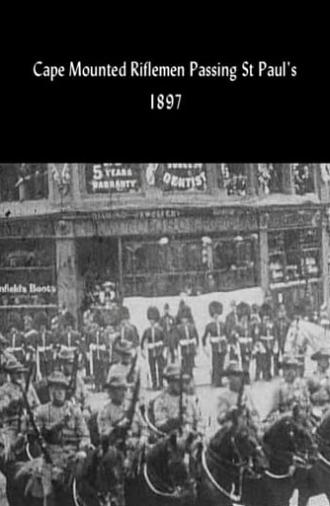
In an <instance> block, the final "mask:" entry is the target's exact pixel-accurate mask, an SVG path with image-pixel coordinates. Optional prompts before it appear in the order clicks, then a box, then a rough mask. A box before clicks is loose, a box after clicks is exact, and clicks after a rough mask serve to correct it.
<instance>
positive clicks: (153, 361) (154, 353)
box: [141, 306, 166, 390]
mask: <svg viewBox="0 0 330 506" xmlns="http://www.w3.org/2000/svg"><path fill="white" fill-rule="evenodd" d="M147 318H148V320H149V323H150V327H148V328H147V329H146V330H145V331H144V333H143V336H142V339H141V350H142V355H143V357H144V358H145V348H146V349H147V352H148V363H149V370H150V375H151V383H152V388H153V390H159V389H160V388H162V386H163V370H164V366H165V359H164V348H165V340H166V337H165V334H164V331H163V329H162V328H161V327H160V326H159V325H158V322H159V320H160V314H159V310H158V308H157V307H154V306H151V307H149V308H148V310H147Z"/></svg>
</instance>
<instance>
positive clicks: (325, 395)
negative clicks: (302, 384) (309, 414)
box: [307, 348, 330, 419]
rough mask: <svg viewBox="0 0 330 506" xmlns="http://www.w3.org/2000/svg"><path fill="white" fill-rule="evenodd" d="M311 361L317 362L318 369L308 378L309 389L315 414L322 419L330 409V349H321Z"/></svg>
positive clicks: (312, 356)
mask: <svg viewBox="0 0 330 506" xmlns="http://www.w3.org/2000/svg"><path fill="white" fill-rule="evenodd" d="M311 359H312V360H315V361H316V362H317V368H316V370H315V371H314V372H313V374H312V375H311V376H310V377H309V378H307V387H308V390H309V392H310V400H311V403H312V406H313V414H314V415H315V416H317V418H318V419H320V418H321V417H322V414H323V413H324V412H325V411H326V410H327V409H329V408H330V370H329V366H330V349H328V348H321V349H320V350H318V351H317V352H316V353H313V355H311Z"/></svg>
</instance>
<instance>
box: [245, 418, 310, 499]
mask: <svg viewBox="0 0 330 506" xmlns="http://www.w3.org/2000/svg"><path fill="white" fill-rule="evenodd" d="M263 447H264V450H265V453H266V455H267V457H268V461H269V468H268V469H266V470H265V472H264V474H263V478H262V480H261V481H259V482H258V487H259V494H258V495H259V496H260V497H262V498H263V499H262V502H261V503H260V504H262V505H269V506H289V503H290V499H291V497H292V494H293V492H294V490H295V489H296V488H298V489H303V488H304V486H307V476H308V470H309V467H310V463H311V462H312V460H313V458H314V456H315V443H314V440H313V436H312V433H311V431H310V428H309V427H308V426H306V425H304V423H302V421H301V420H299V419H298V418H297V416H296V414H295V412H294V413H293V414H292V415H283V416H282V417H281V418H279V419H277V420H276V421H275V422H274V423H273V424H272V425H271V426H270V427H269V428H268V429H267V430H266V432H265V434H264V436H263ZM254 493H255V491H253V490H251V491H250V493H249V494H246V497H245V503H246V504H247V505H251V506H252V505H253V506H254V505H255V504H256V503H255V500H254V497H253V496H254Z"/></svg>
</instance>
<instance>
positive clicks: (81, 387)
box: [58, 348, 88, 410]
mask: <svg viewBox="0 0 330 506" xmlns="http://www.w3.org/2000/svg"><path fill="white" fill-rule="evenodd" d="M76 353H77V352H76ZM58 359H59V369H60V371H61V372H63V374H64V376H65V377H66V379H67V382H68V383H70V380H71V379H72V376H73V375H74V383H75V385H74V391H73V399H74V401H75V402H76V403H77V404H78V406H80V408H81V409H82V410H84V409H85V408H86V405H87V398H88V396H87V391H86V387H85V383H84V381H83V379H82V378H81V376H80V375H79V374H78V370H77V367H76V370H75V371H74V370H73V369H74V363H75V352H74V350H73V349H72V348H71V349H69V348H62V350H61V351H60V353H59V355H58Z"/></svg>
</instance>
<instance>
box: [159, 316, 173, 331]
mask: <svg viewBox="0 0 330 506" xmlns="http://www.w3.org/2000/svg"><path fill="white" fill-rule="evenodd" d="M159 325H160V326H161V328H162V329H163V331H164V332H165V333H166V334H168V333H169V332H171V330H172V329H173V327H174V325H175V319H174V317H173V316H171V315H164V316H162V318H161V319H160V321H159Z"/></svg>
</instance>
